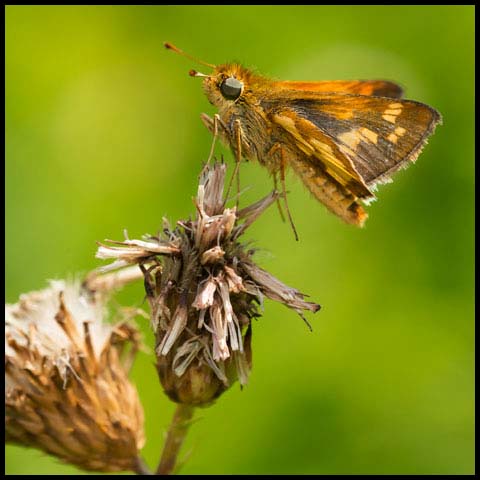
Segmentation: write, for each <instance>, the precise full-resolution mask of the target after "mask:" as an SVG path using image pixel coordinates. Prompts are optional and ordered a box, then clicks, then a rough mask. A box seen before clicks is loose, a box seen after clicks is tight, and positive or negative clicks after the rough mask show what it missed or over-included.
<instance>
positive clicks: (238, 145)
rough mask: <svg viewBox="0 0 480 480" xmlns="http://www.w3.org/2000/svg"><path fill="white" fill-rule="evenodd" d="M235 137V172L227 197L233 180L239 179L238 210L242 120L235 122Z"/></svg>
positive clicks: (238, 182)
mask: <svg viewBox="0 0 480 480" xmlns="http://www.w3.org/2000/svg"><path fill="white" fill-rule="evenodd" d="M233 129H234V136H235V170H234V171H233V174H232V177H231V178H230V183H229V185H228V189H227V194H226V197H227V198H228V195H229V194H230V189H231V188H232V183H233V179H234V178H236V179H237V200H236V206H237V209H238V200H239V196H240V161H241V159H242V126H241V123H240V120H239V119H237V120H235V123H234V125H233Z"/></svg>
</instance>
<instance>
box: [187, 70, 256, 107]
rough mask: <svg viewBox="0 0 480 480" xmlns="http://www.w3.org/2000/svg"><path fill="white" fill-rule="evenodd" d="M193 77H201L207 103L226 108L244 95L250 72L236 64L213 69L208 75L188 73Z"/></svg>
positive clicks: (194, 72)
mask: <svg viewBox="0 0 480 480" xmlns="http://www.w3.org/2000/svg"><path fill="white" fill-rule="evenodd" d="M190 75H192V76H194V77H203V90H204V92H205V95H206V96H207V98H208V101H209V102H210V103H211V104H212V105H214V106H215V107H217V108H220V109H221V108H222V107H224V108H228V107H229V106H231V105H232V104H233V103H237V102H238V101H239V100H240V99H241V98H242V96H243V95H244V94H245V90H246V87H247V86H248V83H249V78H250V72H249V71H248V70H247V69H245V68H243V67H242V66H241V65H238V64H233V63H231V64H226V65H220V66H218V67H215V69H214V71H213V72H212V74H210V75H204V74H201V73H199V72H197V71H195V70H191V71H190Z"/></svg>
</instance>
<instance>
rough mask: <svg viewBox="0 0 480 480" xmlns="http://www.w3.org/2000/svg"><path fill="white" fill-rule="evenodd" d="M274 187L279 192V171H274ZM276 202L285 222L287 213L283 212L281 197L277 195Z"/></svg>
mask: <svg viewBox="0 0 480 480" xmlns="http://www.w3.org/2000/svg"><path fill="white" fill-rule="evenodd" d="M273 188H274V189H275V191H276V192H278V183H277V172H274V173H273ZM276 204H277V207H278V213H280V218H281V219H282V222H285V215H284V214H283V210H282V204H281V203H280V197H277V200H276Z"/></svg>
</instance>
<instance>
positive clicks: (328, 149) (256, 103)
mask: <svg viewBox="0 0 480 480" xmlns="http://www.w3.org/2000/svg"><path fill="white" fill-rule="evenodd" d="M165 46H166V47H167V48H169V49H171V50H174V51H176V52H177V53H180V54H182V55H185V56H187V57H189V58H192V59H193V57H190V56H189V55H188V54H185V53H184V52H182V51H181V50H179V49H178V48H177V47H175V46H173V45H171V44H168V43H167V44H165ZM196 61H197V62H199V63H203V64H204V65H207V66H208V67H210V68H212V69H213V72H212V73H211V74H208V75H205V74H201V73H199V72H196V71H195V70H191V71H190V74H191V75H192V76H196V77H203V88H204V92H205V94H206V96H207V98H208V100H209V102H210V103H211V104H212V105H214V106H215V107H216V108H217V109H218V113H217V114H216V115H215V116H214V118H211V117H209V116H208V115H206V114H202V116H201V118H202V121H203V123H204V124H205V125H206V126H207V128H208V129H209V130H210V131H211V132H212V133H214V134H215V135H218V136H219V137H220V139H222V141H223V142H224V143H225V144H226V145H228V146H230V148H231V150H232V151H233V153H234V155H235V157H236V158H237V160H240V159H241V158H244V159H247V160H257V161H258V162H259V163H260V164H261V165H263V166H265V167H266V168H267V169H268V171H269V172H270V174H271V175H272V176H273V178H274V181H275V185H276V184H277V176H279V177H280V179H281V181H282V185H283V187H284V190H285V172H286V170H287V168H291V169H292V170H293V171H294V172H295V173H296V174H297V175H298V176H299V177H300V178H301V179H302V181H303V183H304V184H305V186H306V187H307V188H308V189H309V190H310V192H311V193H312V194H313V195H314V196H315V198H317V200H319V201H320V202H322V203H323V204H324V205H325V206H326V207H327V208H328V209H329V210H330V211H331V212H333V213H334V214H336V215H337V216H339V217H340V218H342V219H343V220H344V221H346V222H347V223H350V224H354V225H357V226H362V225H363V224H364V222H365V220H366V218H367V216H368V215H367V213H366V211H365V209H364V208H363V205H362V203H365V204H368V203H369V202H370V201H371V200H374V199H375V196H374V194H373V190H374V189H375V188H376V186H377V184H379V183H388V182H390V181H391V179H390V177H391V175H392V174H393V173H394V172H395V171H397V170H398V169H400V168H405V167H406V166H408V165H409V164H410V163H411V162H413V161H415V160H416V159H417V157H418V155H419V154H420V151H421V150H422V148H423V146H424V145H425V144H426V141H427V139H428V137H429V136H430V135H431V134H432V133H433V130H434V128H435V126H436V125H437V124H439V123H440V122H441V115H440V114H439V113H438V112H437V111H436V110H435V109H433V108H431V107H429V106H428V105H425V104H423V103H420V102H415V101H411V100H404V99H402V98H401V97H402V94H403V92H402V89H401V88H400V87H399V86H398V85H397V84H395V83H393V82H389V81H384V80H369V81H362V80H354V81H343V80H341V81H314V82H302V81H275V80H271V79H268V78H265V77H262V76H260V75H257V74H255V73H253V72H252V71H251V70H249V69H247V68H245V67H243V66H241V65H239V64H236V63H232V64H224V65H220V66H215V65H211V64H208V63H205V62H201V61H198V60H196ZM287 211H288V209H287Z"/></svg>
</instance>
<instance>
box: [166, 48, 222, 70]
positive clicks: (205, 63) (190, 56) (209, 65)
mask: <svg viewBox="0 0 480 480" xmlns="http://www.w3.org/2000/svg"><path fill="white" fill-rule="evenodd" d="M163 46H164V47H165V48H166V49H167V50H173V51H174V52H175V53H178V54H179V55H183V56H184V57H187V58H189V59H190V60H193V61H194V62H196V63H199V64H200V65H205V66H206V67H210V68H216V66H215V65H212V64H211V63H207V62H204V61H202V60H199V59H198V58H195V57H193V56H192V55H189V54H188V53H185V52H184V51H183V50H180V49H179V48H178V47H176V46H175V45H173V44H171V43H168V42H165V43H164V44H163Z"/></svg>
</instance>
